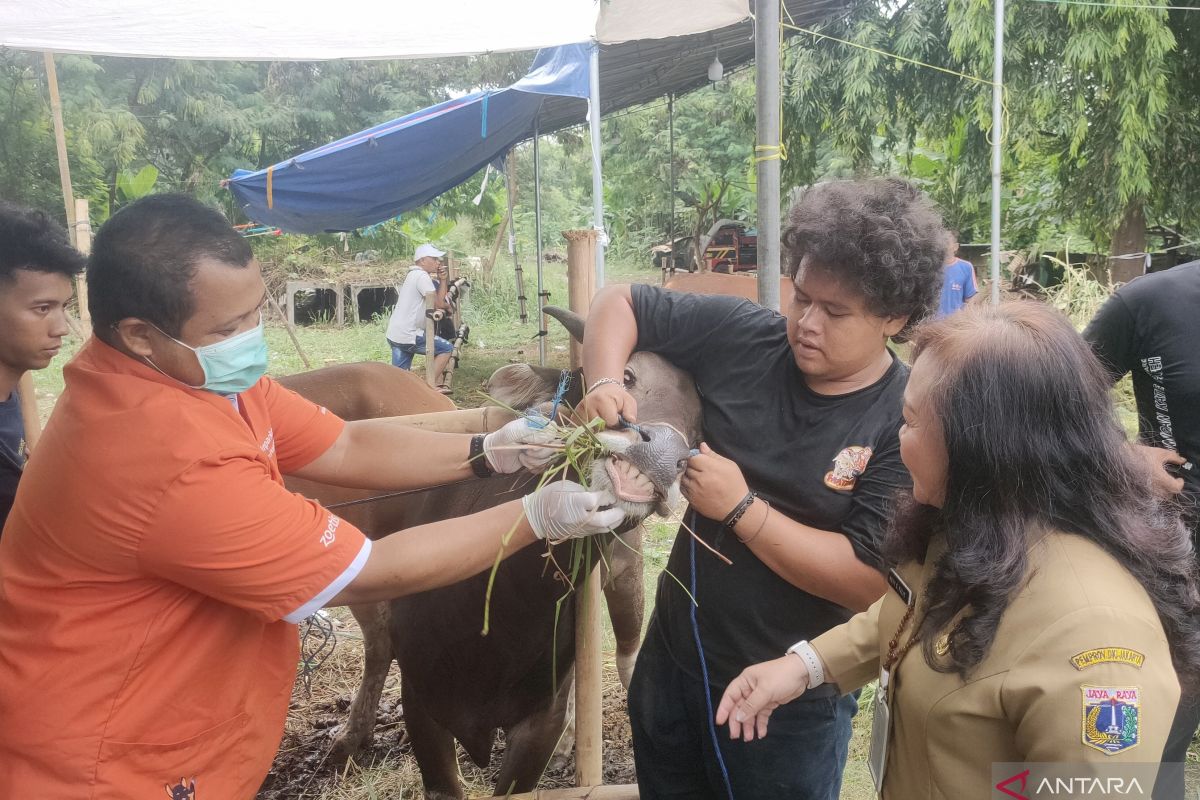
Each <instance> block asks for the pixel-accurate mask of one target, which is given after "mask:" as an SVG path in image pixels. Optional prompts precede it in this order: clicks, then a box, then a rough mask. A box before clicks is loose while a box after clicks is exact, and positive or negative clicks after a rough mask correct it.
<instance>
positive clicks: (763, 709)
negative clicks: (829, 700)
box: [717, 653, 808, 742]
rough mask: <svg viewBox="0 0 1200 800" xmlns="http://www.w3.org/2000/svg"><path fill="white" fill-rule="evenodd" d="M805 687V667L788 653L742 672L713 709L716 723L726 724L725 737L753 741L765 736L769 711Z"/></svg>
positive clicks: (802, 662)
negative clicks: (727, 733) (727, 725)
mask: <svg viewBox="0 0 1200 800" xmlns="http://www.w3.org/2000/svg"><path fill="white" fill-rule="evenodd" d="M806 688H808V667H806V666H805V665H804V661H803V660H801V659H800V657H799V656H795V655H791V654H790V653H789V654H788V655H786V656H784V657H783V658H777V659H775V660H774V661H764V662H762V663H761V664H755V665H753V666H750V667H746V669H744V670H742V674H741V675H738V676H737V677H736V678H734V679H733V681H732V682H731V683H730V684H729V687H728V688H727V689H726V690H725V694H724V695H723V696H722V697H721V704H720V705H719V706H717V724H718V725H724V724H725V723H726V722H728V723H729V738H731V739H744V740H745V741H747V742H752V741H754V738H755V736H757V737H758V738H759V739H762V738H763V737H765V736H766V735H767V720H768V719H769V718H770V716H771V712H772V711H774V710H775V709H777V708H779V707H780V706H781V705H783V704H784V703H790V702H792V701H793V700H795V699H796V698H797V697H799V696H800V695H802V694H803V693H804V690H805V689H806Z"/></svg>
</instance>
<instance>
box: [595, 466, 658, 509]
mask: <svg viewBox="0 0 1200 800" xmlns="http://www.w3.org/2000/svg"><path fill="white" fill-rule="evenodd" d="M604 468H605V469H606V470H607V471H608V478H609V480H611V481H612V485H613V494H615V495H616V496H617V497H618V498H619V499H621V500H624V501H626V502H627V503H649V502H651V501H653V500H654V492H653V491H652V490H647V489H646V488H645V487H644V486H638V485H637V483H638V481H637V479H635V478H633V477H632V476H631V475H630V473H629V472H627V471H626V469H627V466H625V465H624V462H619V461H618V460H617V459H615V458H610V459H608V461H607V462H606V463H605V465H604ZM643 480H646V481H647V482H648V480H647V479H645V478H643Z"/></svg>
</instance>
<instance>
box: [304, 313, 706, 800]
mask: <svg viewBox="0 0 1200 800" xmlns="http://www.w3.org/2000/svg"><path fill="white" fill-rule="evenodd" d="M547 313H549V314H551V315H552V316H555V317H556V318H558V319H560V321H563V322H564V324H565V325H566V326H567V327H568V330H570V331H571V333H572V335H573V336H575V337H576V338H577V339H580V340H582V334H583V320H582V319H581V318H579V317H577V316H575V315H572V314H570V312H564V311H562V310H560V309H553V308H551V309H547ZM511 366H518V365H511ZM329 370H338V372H337V373H336V375H335V376H334V377H332V378H330V377H327V376H329V375H330V374H331V373H330V372H329ZM329 370H317V371H315V372H312V373H305V374H302V375H298V376H293V377H292V378H290V379H284V380H283V383H284V385H286V386H288V387H289V388H293V389H295V390H296V391H298V392H300V393H301V394H303V395H305V396H307V397H309V398H310V399H313V400H314V401H315V402H319V403H322V404H324V405H326V406H327V407H328V408H330V410H332V411H334V412H335V413H347V412H349V413H350V416H352V417H353V415H354V414H359V413H361V414H366V415H367V416H394V415H399V414H404V413H416V412H419V411H426V410H438V407H439V406H441V407H442V408H444V407H445V405H446V404H447V403H448V401H446V400H445V398H442V397H441V396H440V395H438V396H437V399H435V397H434V396H433V395H436V394H437V393H436V392H435V391H434V390H433V389H430V388H429V387H427V386H425V384H424V382H423V381H421V380H420V379H419V378H418V377H416V376H414V375H412V374H411V373H408V372H406V371H403V370H397V369H395V368H393V367H391V366H389V365H386V364H378V365H346V366H345V367H344V368H339V367H334V368H329ZM506 371H507V372H510V373H511V372H512V370H510V369H509V368H503V369H501V370H498V371H497V373H496V374H495V375H493V376H492V378H491V379H489V381H488V388H489V390H490V391H492V392H496V393H497V394H499V395H503V396H512V394H513V392H512V391H511V389H512V387H510V386H508V385H507V384H506V383H505V378H504V373H505V372H506ZM322 373H325V374H322ZM530 374H534V373H533V371H532V370H531V372H530ZM536 374H540V375H542V377H543V378H544V379H545V385H543V386H541V387H536V388H535V387H533V386H532V383H531V381H530V376H529V374H526V375H523V376H522V378H523V386H522V387H521V388H522V390H523V391H524V393H525V395H526V397H527V398H543V397H545V398H548V397H549V395H550V394H552V393H553V387H555V386H557V385H558V382H559V373H558V371H557V370H554V371H541V372H538V373H536ZM334 380H341V381H345V382H346V383H347V384H349V385H353V386H354V387H355V388H353V389H350V390H347V389H345V388H344V387H340V386H334V385H331V384H332V383H333V382H334ZM625 382H626V385H627V387H628V388H629V389H630V392H631V393H632V394H633V396H634V397H635V398H636V399H637V401H638V408H639V416H640V419H639V423H640V424H639V426H638V430H633V429H625V430H618V431H604V432H602V433H601V434H600V436H601V438H602V439H603V441H604V442H605V444H606V446H607V447H608V449H609V452H610V453H611V455H609V456H608V457H606V458H604V459H600V460H597V462H596V463H595V464H594V465H593V470H592V474H591V476H589V477H590V483H591V485H592V487H593V488H599V489H606V490H610V491H611V492H612V493H613V494H614V496H616V497H617V500H618V503H619V504H620V506H621V507H622V508H623V509H624V510H625V511H626V514H627V525H626V526H625V527H624V528H623V529H622V530H621V531H619V532H618V533H619V534H621V535H620V537H619V541H616V542H614V543H613V545H612V559H611V561H610V563H611V564H612V570H611V574H610V575H609V579H608V581H607V583H606V587H605V594H606V597H607V599H608V604H609V609H610V616H611V617H612V621H613V628H614V631H615V632H616V635H617V642H618V667H619V672H620V674H621V677H622V680H623V681H627V680H628V677H629V674H630V672H631V670H632V665H633V660H634V658H635V657H636V653H637V647H638V644H639V641H640V635H641V624H642V614H643V610H642V597H643V595H642V576H641V554H640V539H639V538H638V537H637V536H636V533H634V534H633V535H630V531H635V529H636V526H637V523H639V522H640V521H641V520H642V519H644V518H645V517H646V516H648V515H649V514H650V513H652V512H654V511H665V510H667V508H668V507H669V506H670V504H672V503H673V502H676V501H677V500H678V497H679V476H680V475H681V474H682V471H683V469H684V467H685V465H686V457H687V453H688V450H689V449H690V448H691V447H693V446H694V445H695V444H696V443H697V441H698V440H699V435H700V405H699V399H698V397H697V395H696V392H695V388H694V385H693V383H692V381H691V379H690V378H689V377H688V376H687V375H686V374H685V373H683V372H682V371H680V370H678V369H676V368H675V367H673V366H671V365H670V364H668V363H667V362H666V361H664V360H663V359H661V358H659V357H658V356H654V355H650V354H647V353H635V354H634V355H633V356H632V357H631V358H630V360H629V363H628V365H627V367H626V372H625ZM580 383H581V381H580V380H578V379H576V380H574V381H573V382H572V389H571V391H570V392H569V393H568V396H567V398H566V401H567V403H568V404H571V405H576V404H578V403H579V401H580V400H581V388H580ZM363 395H368V396H367V397H364V396H363ZM538 402H541V400H537V399H534V401H533V402H522V403H520V404H518V405H512V406H511V407H513V408H527V407H529V406H531V405H536V404H537V403H538ZM405 455H406V454H402V453H398V454H397V457H398V458H402V457H405ZM538 480H539V478H538V477H537V476H511V475H508V476H494V477H492V478H487V479H477V480H470V481H463V482H461V483H456V484H451V485H447V486H442V487H438V488H435V489H432V490H429V491H424V492H417V493H410V494H405V495H403V496H399V497H393V498H388V499H386V500H382V501H379V502H368V503H363V504H361V505H352V506H343V507H340V508H338V509H337V513H339V514H341V515H342V516H344V517H345V518H346V519H347V521H349V522H352V523H354V524H355V525H357V526H359V527H360V528H361V529H362V530H363V531H364V532H365V533H367V535H368V536H375V537H377V536H381V535H385V534H387V533H390V532H392V531H396V530H401V529H403V528H408V527H411V526H414V525H419V524H423V523H426V522H431V521H434V520H438V519H445V518H448V517H456V516H461V515H464V514H469V513H472V512H475V511H479V510H481V509H483V508H487V507H489V506H492V505H496V504H498V503H501V502H504V501H506V500H509V499H512V498H514V497H519V496H521V495H522V494H525V493H527V492H529V491H532V490H533V489H534V488H536V486H537V483H538ZM289 485H290V486H291V488H292V489H293V490H294V491H300V492H301V493H303V494H306V495H308V496H310V497H314V498H315V499H317V500H319V501H321V502H323V503H325V504H327V505H330V504H339V503H345V502H347V501H353V500H358V499H366V498H367V497H368V496H369V495H370V493H369V492H362V491H358V490H349V489H342V488H338V487H330V486H321V485H318V484H312V483H308V482H304V481H300V480H295V479H290V480H289ZM593 541H595V540H593ZM597 550H598V548H595V547H594V548H592V555H591V561H593V562H594V561H595V560H596V559H597V558H598V552H597ZM546 553H547V549H546V548H545V547H544V546H531V547H528V548H525V549H524V550H522V551H520V552H518V553H517V554H515V555H513V556H511V557H510V558H508V559H507V560H505V561H504V562H503V563H502V565H501V566H500V568H499V570H498V571H497V572H496V575H495V586H494V589H493V593H492V599H491V605H490V632H489V634H488V635H487V636H482V635H481V628H482V623H483V613H484V597H485V592H486V584H487V581H488V573H487V572H485V573H481V574H480V575H477V576H475V577H473V578H470V579H468V580H466V581H462V582H460V583H458V584H455V585H453V586H450V587H445V588H443V589H437V590H433V591H429V592H422V593H419V594H415V595H410V596H407V597H402V598H398V599H396V600H393V601H391V602H390V603H387V604H379V605H368V606H356V607H353V608H352V611H353V613H354V615H355V617H356V618H357V619H358V620H359V623H360V625H361V626H362V627H363V631H364V649H365V662H366V664H365V670H364V680H363V685H362V686H361V687H360V689H359V691H358V693H357V694H356V696H355V699H354V701H353V703H352V705H351V710H350V715H349V719H348V721H347V723H346V725H345V726H344V727H343V729H342V730H341V731H340V732H339V734H338V738H337V739H336V741H335V750H336V751H337V753H336V754H337V755H339V756H345V755H348V754H351V753H353V752H354V751H356V750H357V749H358V748H359V747H361V745H362V744H363V743H364V742H365V741H366V739H367V738H368V737H369V736H370V734H371V732H372V730H373V728H374V720H375V711H376V707H377V705H378V702H379V697H380V693H381V691H382V688H383V681H384V678H385V676H386V673H387V669H388V667H389V665H390V663H391V660H392V659H393V658H395V659H396V661H397V662H398V663H399V665H400V675H401V694H402V699H403V703H404V716H405V726H406V729H407V732H408V735H409V739H410V742H411V744H412V748H413V753H414V755H415V756H416V759H417V764H418V766H419V768H420V771H421V777H422V782H423V784H424V788H425V796H426V798H428V800H444V799H445V798H461V797H462V796H463V793H462V786H461V783H460V780H459V772H458V764H457V759H456V757H455V748H454V740H455V739H457V740H458V741H459V742H460V743H461V744H462V745H463V747H464V749H465V750H466V751H467V753H468V754H469V755H470V756H471V758H472V759H473V760H474V761H475V762H476V763H477V764H480V765H481V766H483V765H486V764H487V763H488V762H489V761H490V758H491V752H492V745H493V741H494V739H495V733H496V730H497V729H501V730H503V731H504V733H505V750H504V759H503V763H502V764H501V768H500V772H499V776H498V778H497V781H496V790H497V791H498V792H499V793H505V792H508V791H516V792H522V791H529V790H532V789H533V788H535V787H536V785H537V781H538V780H539V778H540V777H541V774H542V772H543V770H544V769H545V767H546V764H547V762H548V761H549V760H550V757H551V754H552V753H553V752H554V750H555V745H556V744H557V743H558V742H559V740H560V738H561V736H562V734H563V731H564V728H565V724H566V712H567V707H568V705H569V703H568V699H569V695H570V692H571V688H572V686H573V673H572V668H573V664H574V639H575V637H574V624H575V614H574V602H573V597H574V595H570V594H568V592H567V591H566V589H567V585H566V584H567V580H565V576H564V575H563V574H562V573H570V572H571V568H570V566H569V564H567V563H564V562H566V561H567V557H566V556H567V547H565V546H557V547H555V548H554V553H555V558H554V559H551V558H548V557H547V556H546ZM556 563H557V565H556ZM560 567H561V570H560ZM584 573H585V571H581V572H580V573H579V574H584ZM564 597H566V598H567V600H566V601H563V598H564ZM384 631H386V632H387V634H389V635H383V632H384Z"/></svg>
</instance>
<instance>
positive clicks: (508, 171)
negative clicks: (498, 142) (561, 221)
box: [504, 147, 529, 324]
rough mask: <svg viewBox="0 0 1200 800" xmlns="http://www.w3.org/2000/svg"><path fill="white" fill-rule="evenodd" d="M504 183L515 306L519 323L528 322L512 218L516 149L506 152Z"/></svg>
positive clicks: (515, 221)
mask: <svg viewBox="0 0 1200 800" xmlns="http://www.w3.org/2000/svg"><path fill="white" fill-rule="evenodd" d="M504 167H505V170H504V172H505V181H504V182H505V183H506V184H508V249H509V252H511V253H512V257H513V274H514V275H515V276H516V279H517V305H518V308H519V309H520V312H521V322H522V324H523V323H526V322H528V321H529V314H527V313H526V311H525V276H524V275H523V274H522V272H521V259H520V258H519V257H518V256H517V219H516V217H515V216H513V214H514V211H513V205H514V204H515V203H516V202H517V148H515V147H514V148H513V149H511V150H509V151H508V155H506V156H505V157H504Z"/></svg>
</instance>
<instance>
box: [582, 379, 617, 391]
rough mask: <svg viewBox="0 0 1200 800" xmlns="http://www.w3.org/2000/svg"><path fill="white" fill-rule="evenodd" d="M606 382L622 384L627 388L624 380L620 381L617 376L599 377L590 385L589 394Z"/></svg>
mask: <svg viewBox="0 0 1200 800" xmlns="http://www.w3.org/2000/svg"><path fill="white" fill-rule="evenodd" d="M606 383H611V384H612V385H613V386H620V387H621V388H625V383H624V381H619V380H617V379H616V378H597V379H596V381H595V382H594V383H592V385H591V386H589V387H588V394H591V393H592V392H594V391H596V389H598V388H600V387H601V386H603V385H604V384H606Z"/></svg>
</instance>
